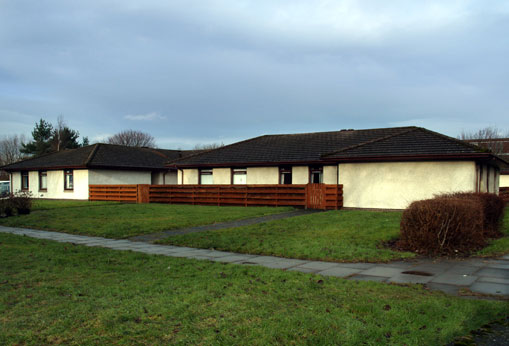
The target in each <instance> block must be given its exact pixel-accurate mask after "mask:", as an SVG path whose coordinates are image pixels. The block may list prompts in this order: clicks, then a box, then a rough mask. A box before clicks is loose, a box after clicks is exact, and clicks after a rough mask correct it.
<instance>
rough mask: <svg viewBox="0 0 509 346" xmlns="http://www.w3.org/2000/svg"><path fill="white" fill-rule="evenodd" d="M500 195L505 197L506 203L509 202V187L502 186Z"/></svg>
mask: <svg viewBox="0 0 509 346" xmlns="http://www.w3.org/2000/svg"><path fill="white" fill-rule="evenodd" d="M498 195H499V196H500V197H502V198H503V199H504V201H505V203H506V204H509V187H501V188H500V189H499V193H498Z"/></svg>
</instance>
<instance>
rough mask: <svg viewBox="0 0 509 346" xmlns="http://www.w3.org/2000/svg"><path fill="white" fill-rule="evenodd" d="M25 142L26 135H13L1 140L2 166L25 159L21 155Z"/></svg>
mask: <svg viewBox="0 0 509 346" xmlns="http://www.w3.org/2000/svg"><path fill="white" fill-rule="evenodd" d="M25 141H26V140H25V136H24V135H19V136H18V135H11V136H6V137H4V138H2V139H1V140H0V166H4V165H8V164H11V163H14V162H17V161H19V160H21V159H23V158H24V155H23V154H22V153H21V149H22V145H23V143H24V142H25Z"/></svg>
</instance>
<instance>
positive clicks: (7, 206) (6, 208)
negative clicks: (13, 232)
mask: <svg viewBox="0 0 509 346" xmlns="http://www.w3.org/2000/svg"><path fill="white" fill-rule="evenodd" d="M13 214H14V208H13V207H12V205H11V203H10V200H9V199H1V200H0V216H4V217H9V216H12V215H13Z"/></svg>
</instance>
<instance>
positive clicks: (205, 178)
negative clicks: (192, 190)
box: [200, 169, 214, 185]
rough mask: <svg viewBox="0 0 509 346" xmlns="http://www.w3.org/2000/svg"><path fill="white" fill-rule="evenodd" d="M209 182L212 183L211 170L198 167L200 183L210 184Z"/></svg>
mask: <svg viewBox="0 0 509 346" xmlns="http://www.w3.org/2000/svg"><path fill="white" fill-rule="evenodd" d="M211 184H214V178H213V176H212V170H211V169H200V185H211Z"/></svg>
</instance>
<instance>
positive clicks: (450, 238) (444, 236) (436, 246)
mask: <svg viewBox="0 0 509 346" xmlns="http://www.w3.org/2000/svg"><path fill="white" fill-rule="evenodd" d="M483 226H484V215H483V208H482V206H481V202H480V201H479V200H478V199H465V198H452V197H436V198H434V199H428V200H423V201H416V202H413V203H412V204H410V206H409V207H408V208H407V209H406V210H405V211H404V212H403V216H402V219H401V238H400V240H399V242H398V246H399V247H400V248H402V249H405V250H408V251H414V252H417V253H421V254H426V255H432V256H435V255H457V254H469V253H471V252H472V251H475V250H478V249H480V248H482V247H483V246H484V245H485V244H486V237H485V236H484V232H483Z"/></svg>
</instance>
